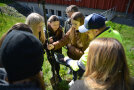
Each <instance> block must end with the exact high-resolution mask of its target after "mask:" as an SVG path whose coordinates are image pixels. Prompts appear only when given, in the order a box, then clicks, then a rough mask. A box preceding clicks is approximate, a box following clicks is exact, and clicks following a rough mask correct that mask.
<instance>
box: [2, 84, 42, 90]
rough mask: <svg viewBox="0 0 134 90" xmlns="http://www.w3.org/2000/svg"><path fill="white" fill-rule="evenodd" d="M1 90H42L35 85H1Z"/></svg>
mask: <svg viewBox="0 0 134 90" xmlns="http://www.w3.org/2000/svg"><path fill="white" fill-rule="evenodd" d="M0 90H42V89H41V88H39V87H37V86H36V85H34V84H25V85H24V84H16V85H12V84H11V85H0Z"/></svg>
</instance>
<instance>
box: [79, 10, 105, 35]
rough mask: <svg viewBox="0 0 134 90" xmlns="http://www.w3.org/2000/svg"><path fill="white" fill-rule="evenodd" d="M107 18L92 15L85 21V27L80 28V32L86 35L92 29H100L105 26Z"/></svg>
mask: <svg viewBox="0 0 134 90" xmlns="http://www.w3.org/2000/svg"><path fill="white" fill-rule="evenodd" d="M105 21H106V18H105V17H104V16H102V15H100V14H96V13H93V14H90V15H88V16H87V17H86V18H85V20H84V25H82V26H80V27H79V32H81V33H84V32H87V31H88V30H90V29H99V28H101V27H103V26H104V25H105Z"/></svg>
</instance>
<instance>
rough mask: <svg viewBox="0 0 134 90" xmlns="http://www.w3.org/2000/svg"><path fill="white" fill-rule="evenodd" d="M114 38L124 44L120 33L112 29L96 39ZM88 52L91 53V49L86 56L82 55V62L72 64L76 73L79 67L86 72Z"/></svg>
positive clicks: (85, 53)
mask: <svg viewBox="0 0 134 90" xmlns="http://www.w3.org/2000/svg"><path fill="white" fill-rule="evenodd" d="M104 37H106V38H114V39H117V40H118V41H119V42H120V43H122V38H121V35H120V33H119V32H117V31H115V30H113V29H112V28H111V27H110V28H109V29H107V30H105V31H104V32H102V33H101V34H99V35H98V36H97V37H96V38H104ZM88 51H89V47H88V48H87V49H86V50H85V51H84V54H83V55H82V57H81V58H80V60H79V61H78V62H77V64H74V63H75V62H74V63H73V64H71V68H72V69H73V70H74V71H78V70H79V66H80V67H81V68H82V69H83V70H85V66H86V64H87V56H88Z"/></svg>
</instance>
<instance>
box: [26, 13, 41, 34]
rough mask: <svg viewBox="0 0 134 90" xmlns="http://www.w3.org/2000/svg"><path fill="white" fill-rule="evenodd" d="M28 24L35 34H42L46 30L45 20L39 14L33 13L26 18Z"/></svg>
mask: <svg viewBox="0 0 134 90" xmlns="http://www.w3.org/2000/svg"><path fill="white" fill-rule="evenodd" d="M26 24H27V25H29V26H30V27H31V28H32V30H33V33H34V32H40V31H41V30H43V28H44V19H43V17H42V16H41V15H40V14H38V13H31V14H30V15H28V16H27V18H26Z"/></svg>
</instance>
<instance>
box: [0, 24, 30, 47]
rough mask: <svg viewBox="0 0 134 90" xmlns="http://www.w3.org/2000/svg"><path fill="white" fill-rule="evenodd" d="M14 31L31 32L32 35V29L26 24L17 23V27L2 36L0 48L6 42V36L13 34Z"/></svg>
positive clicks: (14, 26)
mask: <svg viewBox="0 0 134 90" xmlns="http://www.w3.org/2000/svg"><path fill="white" fill-rule="evenodd" d="M12 30H20V31H26V32H30V33H32V29H31V28H30V27H29V26H28V25H27V24H24V23H16V24H15V25H13V26H12V27H11V28H10V29H9V30H8V31H7V32H6V33H5V34H3V35H2V37H1V39H0V47H1V44H2V42H3V40H4V38H5V37H6V35H7V34H8V33H9V32H11V31H12Z"/></svg>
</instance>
